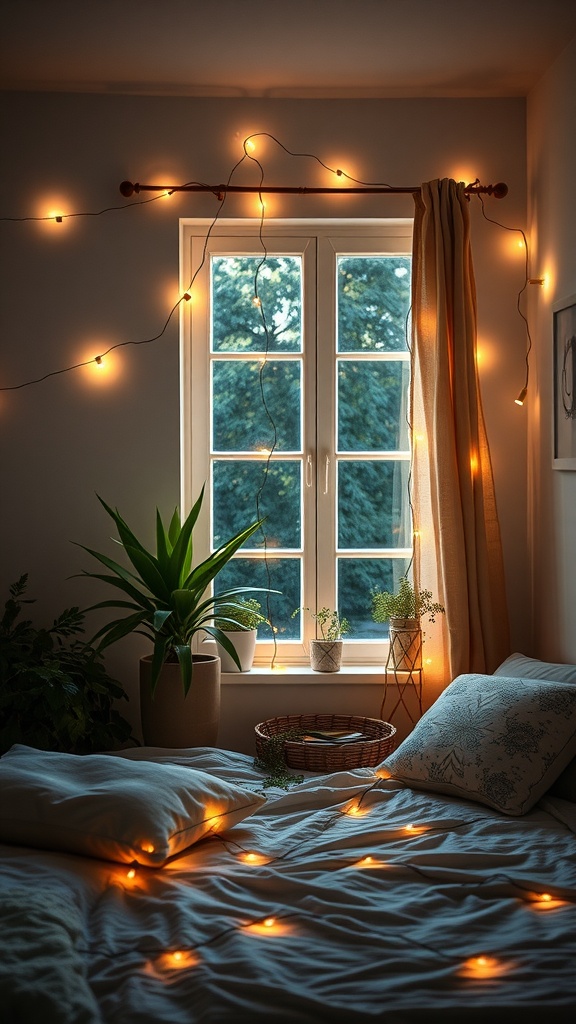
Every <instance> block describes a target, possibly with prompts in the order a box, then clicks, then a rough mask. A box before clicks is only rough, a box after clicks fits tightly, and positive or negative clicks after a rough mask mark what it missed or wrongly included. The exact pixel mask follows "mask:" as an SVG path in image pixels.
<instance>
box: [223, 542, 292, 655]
mask: <svg viewBox="0 0 576 1024" xmlns="http://www.w3.org/2000/svg"><path fill="white" fill-rule="evenodd" d="M301 574H302V563H301V560H300V559H299V558H267V559H266V562H265V561H264V559H262V558H260V559H256V558H233V559H232V560H231V561H230V562H228V563H227V564H226V565H225V566H224V568H223V569H222V570H221V572H219V573H218V575H217V577H216V580H215V591H216V593H217V594H220V593H221V592H222V591H223V590H227V589H228V588H229V587H250V586H254V587H268V588H269V589H271V590H280V591H281V593H280V594H254V595H253V596H254V597H255V598H256V600H257V601H259V602H260V604H261V606H262V615H265V616H266V617H267V618H268V619H269V620H270V622H271V623H272V625H273V627H274V630H275V633H276V639H277V640H278V641H282V640H298V639H299V636H300V621H299V620H300V617H299V616H297V617H296V618H295V619H293V618H292V612H293V611H294V609H295V608H299V607H300V605H301V604H302V597H301ZM247 596H250V595H247ZM258 636H259V638H260V639H261V640H271V639H272V630H271V628H270V626H269V625H267V624H266V623H262V624H261V625H260V626H259V627H258Z"/></svg>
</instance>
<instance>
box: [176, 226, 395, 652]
mask: <svg viewBox="0 0 576 1024" xmlns="http://www.w3.org/2000/svg"><path fill="white" fill-rule="evenodd" d="M412 223H413V222H412V220H409V219H404V218H403V219H386V220H380V219H361V220H357V219H354V220H334V219H321V218H310V219H298V220H295V219H286V220H280V219H273V220H272V219H271V220H266V222H265V223H264V225H263V226H262V239H263V242H264V245H265V247H266V251H267V252H268V253H269V254H270V255H275V254H277V253H281V254H283V255H302V256H303V257H305V258H304V260H303V286H304V289H305V290H306V289H307V290H308V295H309V298H308V301H307V302H306V303H305V304H304V317H305V319H304V321H303V334H304V338H305V351H306V357H305V360H304V374H303V415H304V419H305V421H307V422H310V421H311V420H314V421H315V423H316V444H315V445H314V446H311V445H310V444H308V446H307V447H305V448H304V451H303V452H302V453H301V455H300V456H298V457H299V458H300V460H301V473H302V484H303V486H302V494H303V500H306V499H308V501H307V507H306V508H305V509H303V541H304V550H307V551H313V552H314V557H313V558H307V559H306V558H305V559H304V566H305V569H304V580H303V585H304V593H305V595H307V598H306V599H305V602H304V603H305V605H306V604H307V605H309V606H310V607H311V608H312V607H315V608H321V607H323V606H324V605H328V606H329V607H333V606H334V600H335V598H334V596H333V595H334V594H335V591H336V559H335V557H333V555H334V552H335V550H336V545H335V529H336V514H335V512H334V514H333V513H332V510H331V509H330V512H329V514H328V504H329V503H333V502H334V498H335V495H334V484H335V470H336V461H337V459H338V452H337V451H336V449H335V438H336V408H335V404H336V387H335V383H336V365H337V361H336V358H332V359H329V360H328V365H329V366H330V367H331V371H330V372H329V373H328V372H327V373H326V374H325V375H324V377H323V379H322V380H321V381H317V379H316V351H320V350H321V349H322V348H326V349H327V350H328V351H329V350H330V349H332V351H333V345H334V337H335V311H336V274H335V273H332V272H331V270H330V269H329V267H330V261H331V259H332V258H333V259H334V261H335V258H336V256H341V255H344V256H345V255H370V254H372V253H373V254H382V255H384V254H385V255H410V253H411V248H412ZM260 227H261V226H260V222H259V220H258V219H253V218H251V219H245V218H235V219H230V218H225V219H224V218H222V219H221V220H219V221H217V223H216V224H214V223H213V221H211V220H208V219H205V218H194V219H183V220H181V221H180V287H181V293H183V292H184V291H186V290H187V289H189V287H190V283H191V281H192V280H193V279H194V284H193V287H192V292H191V294H192V298H191V300H190V301H189V302H186V303H182V304H181V307H180V327H181V331H180V338H181V342H180V352H181V359H180V368H181V372H180V394H181V506H182V509H183V512H184V513H186V512H187V511H188V510H189V509H190V508H191V506H192V504H193V501H194V500H195V499H196V497H197V496H198V493H199V491H200V488H201V487H202V485H203V484H204V483H205V482H206V483H208V481H209V478H210V458H209V441H210V424H211V410H210V408H209V400H208V399H209V388H208V387H207V384H206V382H207V381H208V380H209V362H210V352H209V348H210V344H209V343H210V322H209V320H210V253H217V254H224V255H235V254H240V253H243V254H245V253H246V252H247V247H246V244H245V241H244V243H243V241H242V240H243V239H244V240H245V239H246V237H247V236H250V237H251V238H252V239H253V243H254V244H253V248H251V249H250V250H249V251H250V254H255V255H258V253H259V252H262V254H264V251H265V250H264V249H259V232H260ZM208 232H209V233H210V236H209V239H208V241H207V234H208ZM316 249H317V250H318V251H316ZM318 256H319V258H318ZM334 265H335V264H334ZM311 295H314V296H316V297H317V303H316V302H313V301H310V296H311ZM314 338H315V339H316V344H310V339H314ZM229 355H230V354H229V353H227V356H229ZM274 355H275V354H274ZM290 357H291V358H294V357H295V354H294V353H290V355H289V356H288V358H290ZM395 357H397V354H396V355H395ZM317 408H318V409H322V415H317V411H316V410H317ZM304 440H305V445H306V438H305V439H304ZM282 454H284V453H279V456H278V457H280V458H281V457H282ZM370 454H371V455H373V453H370ZM404 457H405V456H404ZM310 458H311V459H312V463H313V466H314V476H315V488H312V490H313V491H314V492H315V499H316V500H315V501H310V495H309V494H308V495H305V494H304V492H305V491H306V490H309V489H308V488H306V486H305V480H306V472H307V468H306V461H307V459H308V460H309V461H310ZM327 460H328V461H327ZM326 483H327V484H328V486H326ZM317 517H318V522H319V523H322V529H319V530H318V531H317V529H316V522H317ZM326 523H330V524H331V528H330V529H326ZM209 550H210V495H209V487H207V488H206V498H205V502H204V508H203V512H202V515H201V518H200V521H199V523H198V526H197V529H196V531H195V556H196V558H200V557H204V556H205V555H206V554H207V553H208V551H209ZM243 552H245V553H249V549H242V550H241V552H240V553H239V554H240V555H241V554H242V553H243ZM377 553H378V555H380V556H381V555H382V553H383V552H382V549H378V552H377ZM394 554H395V555H396V556H398V557H402V556H403V557H409V556H410V552H409V549H403V550H398V549H396V550H395V551H394ZM322 560H323V561H324V566H325V568H324V571H323V572H317V564H322ZM302 627H303V642H302V643H298V642H296V641H289V642H286V643H285V644H282V645H278V647H277V648H275V647H274V645H273V644H272V643H266V642H259V643H258V647H257V654H256V658H255V664H256V665H267V664H270V662H271V660H272V659H274V661H275V663H277V662H278V663H281V664H282V665H306V664H307V663H308V650H309V642H310V639H312V638H313V637H314V636H315V635H316V632H315V624H314V622H313V620H312V618H311V616H309V615H304V616H303V617H302ZM387 649H388V644H387V642H386V641H385V640H382V641H378V640H364V641H360V640H354V638H353V637H350V638H349V639H348V638H347V639H346V641H345V643H344V658H343V662H344V664H345V665H346V664H347V665H373V664H381V663H382V661H383V660H385V658H386V654H387ZM276 659H277V662H276Z"/></svg>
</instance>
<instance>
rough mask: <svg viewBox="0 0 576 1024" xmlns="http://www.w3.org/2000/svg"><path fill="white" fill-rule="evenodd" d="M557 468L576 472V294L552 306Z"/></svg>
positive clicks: (555, 463)
mask: <svg viewBox="0 0 576 1024" xmlns="http://www.w3.org/2000/svg"><path fill="white" fill-rule="evenodd" d="M552 317H553V351H554V402H553V409H554V457H553V462H552V465H553V467H554V469H564V470H566V469H572V470H575V471H576V294H574V295H571V296H569V298H567V299H563V300H560V301H559V302H555V303H554V304H553V306H552Z"/></svg>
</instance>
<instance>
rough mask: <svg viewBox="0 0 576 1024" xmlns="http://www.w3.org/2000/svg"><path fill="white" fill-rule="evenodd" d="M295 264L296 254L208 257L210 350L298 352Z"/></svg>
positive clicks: (299, 298) (299, 282) (299, 331)
mask: <svg viewBox="0 0 576 1024" xmlns="http://www.w3.org/2000/svg"><path fill="white" fill-rule="evenodd" d="M301 263H302V260H301V257H300V256H266V257H264V254H262V256H213V257H212V349H213V351H214V352H264V351H266V352H300V351H301V350H302V343H301V338H302V269H301ZM256 295H257V296H258V298H259V299H260V302H261V305H260V306H258V305H255V303H254V299H255V297H256Z"/></svg>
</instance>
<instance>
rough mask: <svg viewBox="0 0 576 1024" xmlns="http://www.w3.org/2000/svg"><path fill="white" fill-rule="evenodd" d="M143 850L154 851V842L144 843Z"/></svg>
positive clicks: (145, 851) (144, 851) (146, 851)
mask: <svg viewBox="0 0 576 1024" xmlns="http://www.w3.org/2000/svg"><path fill="white" fill-rule="evenodd" d="M142 852H143V853H154V844H153V843H142Z"/></svg>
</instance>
